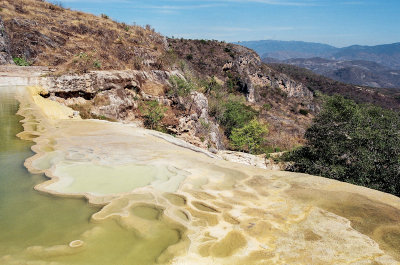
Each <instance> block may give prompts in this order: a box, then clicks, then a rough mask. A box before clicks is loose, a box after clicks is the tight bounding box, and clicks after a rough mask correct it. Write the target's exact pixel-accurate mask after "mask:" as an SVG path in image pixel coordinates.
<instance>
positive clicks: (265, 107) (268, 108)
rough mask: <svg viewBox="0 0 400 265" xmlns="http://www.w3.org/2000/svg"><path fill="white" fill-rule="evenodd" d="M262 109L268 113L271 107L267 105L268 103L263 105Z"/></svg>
mask: <svg viewBox="0 0 400 265" xmlns="http://www.w3.org/2000/svg"><path fill="white" fill-rule="evenodd" d="M263 109H264V110H266V111H269V110H271V109H272V106H271V104H269V103H265V104H264V105H263Z"/></svg>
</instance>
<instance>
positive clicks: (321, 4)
mask: <svg viewBox="0 0 400 265" xmlns="http://www.w3.org/2000/svg"><path fill="white" fill-rule="evenodd" d="M61 2H62V3H63V4H64V6H66V7H70V8H72V9H76V10H82V11H85V12H89V13H94V14H101V13H105V14H107V15H109V16H110V17H112V18H113V19H116V20H118V21H121V22H126V23H130V24H131V23H136V24H138V25H146V24H150V25H151V26H152V27H154V28H155V29H156V31H158V32H160V33H162V34H164V35H167V36H175V37H184V38H193V39H217V40H225V41H228V42H233V41H244V40H264V39H273V40H301V41H313V42H322V43H327V44H331V45H335V46H338V47H343V46H347V45H352V44H361V45H376V44H384V43H393V42H400V0H217V1H209V0H198V1H194V0H159V1H155V0H148V1H137V0H114V1H104V0H103V1H102V0H62V1H61Z"/></svg>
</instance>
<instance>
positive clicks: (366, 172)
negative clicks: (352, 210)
mask: <svg viewBox="0 0 400 265" xmlns="http://www.w3.org/2000/svg"><path fill="white" fill-rule="evenodd" d="M305 137H306V139H307V144H306V145H305V146H304V147H301V148H299V149H297V150H294V151H292V152H290V153H288V154H287V155H286V157H285V159H286V160H287V161H292V162H294V164H293V166H291V168H290V170H292V171H298V172H305V173H309V174H313V175H321V176H324V177H329V178H333V179H337V180H340V181H345V182H349V183H353V184H357V185H362V186H366V187H370V188H373V189H378V190H381V191H384V192H388V193H392V194H395V195H397V196H400V118H399V113H397V112H394V111H390V110H384V109H382V108H380V107H376V106H372V105H358V104H356V103H355V102H354V101H352V100H347V99H344V98H343V97H341V96H333V97H329V98H328V99H327V100H326V103H325V104H324V106H323V110H322V112H321V113H320V114H319V115H318V116H317V117H316V119H315V120H314V123H313V125H312V126H311V127H310V128H309V129H308V130H307V132H306V134H305Z"/></svg>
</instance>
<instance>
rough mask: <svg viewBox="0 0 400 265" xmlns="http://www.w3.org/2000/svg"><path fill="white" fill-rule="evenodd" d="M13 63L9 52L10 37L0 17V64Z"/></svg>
mask: <svg viewBox="0 0 400 265" xmlns="http://www.w3.org/2000/svg"><path fill="white" fill-rule="evenodd" d="M4 64H14V62H13V59H12V57H11V53H10V39H9V37H8V34H7V32H6V29H5V27H4V23H3V20H2V19H1V17H0V65H4Z"/></svg>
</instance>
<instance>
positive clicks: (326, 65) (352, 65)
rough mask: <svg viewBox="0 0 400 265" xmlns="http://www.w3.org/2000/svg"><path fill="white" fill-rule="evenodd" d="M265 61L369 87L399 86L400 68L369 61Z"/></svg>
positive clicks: (297, 59)
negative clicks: (396, 68) (395, 68)
mask: <svg viewBox="0 0 400 265" xmlns="http://www.w3.org/2000/svg"><path fill="white" fill-rule="evenodd" d="M263 61H264V62H265V63H284V64H290V65H295V66H299V67H302V68H306V69H309V70H311V71H313V72H314V73H317V74H320V75H323V76H326V77H329V78H332V79H334V80H337V81H341V82H344V83H348V84H355V85H363V86H369V87H378V88H379V87H386V88H400V70H394V69H390V68H389V67H386V66H383V65H381V64H378V63H376V62H371V61H363V60H356V61H343V60H341V61H337V60H328V59H323V58H320V57H315V58H307V59H303V58H296V59H288V60H284V61H278V60H276V59H273V58H264V59H263Z"/></svg>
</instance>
